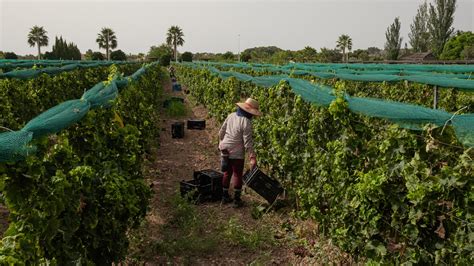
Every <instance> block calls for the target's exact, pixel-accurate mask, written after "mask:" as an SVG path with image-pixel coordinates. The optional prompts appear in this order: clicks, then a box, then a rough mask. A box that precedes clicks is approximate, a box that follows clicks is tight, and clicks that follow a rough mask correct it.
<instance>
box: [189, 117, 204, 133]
mask: <svg viewBox="0 0 474 266" xmlns="http://www.w3.org/2000/svg"><path fill="white" fill-rule="evenodd" d="M187 128H188V129H199V130H203V129H206V120H204V119H190V120H188V122H187Z"/></svg>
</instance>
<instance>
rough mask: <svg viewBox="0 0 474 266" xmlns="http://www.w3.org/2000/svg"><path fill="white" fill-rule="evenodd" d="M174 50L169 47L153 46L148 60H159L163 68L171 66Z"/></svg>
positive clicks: (163, 45) (165, 45) (164, 45)
mask: <svg viewBox="0 0 474 266" xmlns="http://www.w3.org/2000/svg"><path fill="white" fill-rule="evenodd" d="M172 54H173V50H172V49H171V48H170V47H169V46H168V45H167V44H162V45H160V46H158V47H157V46H152V47H151V48H150V51H149V52H148V56H147V57H148V59H150V60H159V62H160V65H161V66H169V64H170V62H171V56H172Z"/></svg>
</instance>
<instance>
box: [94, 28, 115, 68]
mask: <svg viewBox="0 0 474 266" xmlns="http://www.w3.org/2000/svg"><path fill="white" fill-rule="evenodd" d="M96 42H97V43H98V44H99V48H105V56H106V57H107V60H110V50H111V49H115V48H117V36H115V32H114V31H113V30H112V29H111V28H102V30H101V31H100V32H99V33H98V34H97V39H96Z"/></svg>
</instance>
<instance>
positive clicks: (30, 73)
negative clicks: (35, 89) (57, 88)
mask: <svg viewBox="0 0 474 266" xmlns="http://www.w3.org/2000/svg"><path fill="white" fill-rule="evenodd" d="M28 64H30V63H28ZM112 64H129V62H120V63H116V62H115V63H114V62H112V61H106V62H94V63H77V62H75V63H70V64H66V65H64V66H61V67H45V68H36V69H22V70H15V71H10V72H5V73H0V78H18V79H30V78H35V77H37V76H39V75H41V74H43V73H45V74H48V75H55V74H58V73H61V72H65V71H72V70H75V69H80V68H91V67H99V66H109V65H112Z"/></svg>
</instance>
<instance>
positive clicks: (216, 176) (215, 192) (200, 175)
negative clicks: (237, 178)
mask: <svg viewBox="0 0 474 266" xmlns="http://www.w3.org/2000/svg"><path fill="white" fill-rule="evenodd" d="M193 176H194V180H196V181H197V182H198V183H199V184H200V185H201V186H204V187H206V189H207V190H206V191H208V192H209V193H210V194H211V195H210V199H212V200H220V199H221V198H222V178H223V177H224V175H223V174H222V173H221V172H218V171H215V170H212V169H205V170H200V171H195V172H194V174H193ZM207 186H210V188H207Z"/></svg>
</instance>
